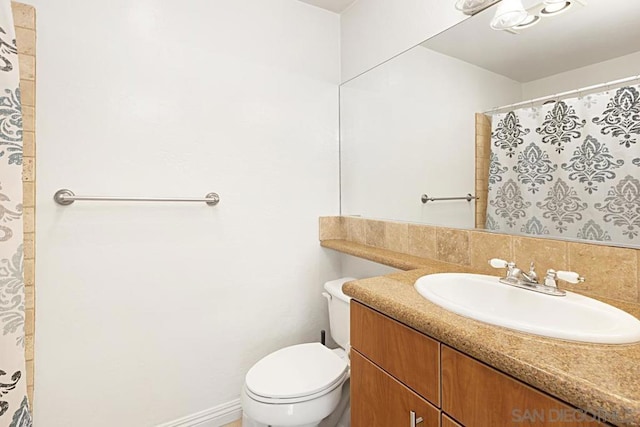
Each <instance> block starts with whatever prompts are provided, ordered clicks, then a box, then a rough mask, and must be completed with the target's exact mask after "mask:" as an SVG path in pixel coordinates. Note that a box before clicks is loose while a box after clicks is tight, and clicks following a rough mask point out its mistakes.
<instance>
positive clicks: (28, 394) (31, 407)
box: [27, 386, 33, 413]
mask: <svg viewBox="0 0 640 427" xmlns="http://www.w3.org/2000/svg"><path fill="white" fill-rule="evenodd" d="M27 398H28V399H29V409H31V412H32V413H33V386H29V387H27Z"/></svg>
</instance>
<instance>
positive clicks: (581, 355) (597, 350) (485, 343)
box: [344, 262, 640, 426]
mask: <svg viewBox="0 0 640 427" xmlns="http://www.w3.org/2000/svg"><path fill="white" fill-rule="evenodd" d="M454 268H455V270H456V271H460V268H459V267H455V266H451V265H449V264H445V263H436V262H434V263H433V264H432V265H429V266H421V267H420V268H419V269H417V270H411V271H405V272H400V273H394V274H390V275H387V276H381V277H373V278H370V279H362V280H356V281H352V282H349V283H347V284H346V285H345V287H344V291H345V293H347V294H348V295H350V296H352V297H353V298H355V299H357V300H358V301H361V302H363V303H364V304H366V305H368V306H370V307H372V308H374V309H376V310H379V311H381V312H382V313H385V314H387V315H388V316H390V317H392V318H394V319H396V320H398V321H400V322H402V323H404V324H406V325H409V326H411V327H413V328H415V329H417V330H419V331H421V332H423V333H425V334H427V335H429V336H431V337H433V338H435V339H437V340H439V341H441V342H442V343H444V344H447V345H449V346H451V347H453V348H456V349H458V350H460V351H462V352H464V353H466V354H468V355H470V356H472V357H475V358H476V359H478V360H480V361H482V362H484V363H486V364H488V365H490V366H493V367H494V368H496V369H499V370H500V371H503V372H505V373H507V374H509V375H511V376H513V377H515V378H518V379H520V380H522V381H524V382H525V383H527V384H530V385H532V386H533V387H536V388H538V389H540V390H542V391H545V392H547V393H549V394H551V395H553V396H555V397H557V398H559V399H562V400H564V401H565V402H568V403H570V404H572V405H574V406H576V407H578V408H580V409H583V410H586V411H588V412H591V413H593V414H596V415H598V416H600V417H601V418H604V419H607V420H608V421H609V422H611V423H613V424H616V425H621V426H640V344H634V345H599V344H581V343H572V342H567V341H561V340H555V339H547V338H542V337H538V336H534V335H529V334H525V333H519V332H516V331H512V330H509V329H505V328H501V327H496V326H491V325H488V324H485V323H481V322H478V321H475V320H472V319H468V318H465V317H462V316H459V315H457V314H454V313H452V312H450V311H447V310H445V309H443V308H441V307H439V306H437V305H435V304H433V303H431V302H429V301H428V300H426V299H425V298H423V297H422V296H420V295H419V294H418V292H417V291H416V290H415V289H414V287H413V284H414V282H415V281H416V280H417V279H418V278H419V277H421V276H424V275H426V274H433V273H439V272H446V271H454ZM605 302H610V301H605ZM610 303H611V302H610ZM615 305H616V306H618V307H619V308H621V309H623V310H626V311H628V312H631V314H633V315H635V316H636V317H638V316H639V315H640V313H638V311H637V310H636V309H634V306H632V305H628V306H626V305H624V304H623V305H621V304H620V303H615ZM634 311H635V312H634Z"/></svg>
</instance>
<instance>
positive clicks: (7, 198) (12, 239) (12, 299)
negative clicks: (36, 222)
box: [0, 0, 31, 427]
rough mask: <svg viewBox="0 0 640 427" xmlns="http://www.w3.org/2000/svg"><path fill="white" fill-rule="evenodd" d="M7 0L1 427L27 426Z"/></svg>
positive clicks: (2, 81)
mask: <svg viewBox="0 0 640 427" xmlns="http://www.w3.org/2000/svg"><path fill="white" fill-rule="evenodd" d="M15 38H16V37H15V30H14V27H13V17H12V14H11V3H10V1H9V0H0V427H28V426H31V416H30V414H29V404H28V400H27V378H26V374H25V360H24V344H25V343H24V319H25V310H24V306H25V301H24V299H25V297H24V279H23V268H22V266H23V263H22V261H23V257H22V241H23V236H22V112H21V106H20V88H19V83H20V77H19V74H18V52H17V48H16V40H15Z"/></svg>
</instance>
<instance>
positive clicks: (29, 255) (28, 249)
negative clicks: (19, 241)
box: [24, 233, 36, 259]
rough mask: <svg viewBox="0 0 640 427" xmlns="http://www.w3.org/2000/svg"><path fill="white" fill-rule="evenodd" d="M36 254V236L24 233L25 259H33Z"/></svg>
mask: <svg viewBox="0 0 640 427" xmlns="http://www.w3.org/2000/svg"><path fill="white" fill-rule="evenodd" d="M35 254H36V246H35V234H34V233H24V258H25V259H33V258H35Z"/></svg>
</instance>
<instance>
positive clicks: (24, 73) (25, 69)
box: [18, 55, 36, 80]
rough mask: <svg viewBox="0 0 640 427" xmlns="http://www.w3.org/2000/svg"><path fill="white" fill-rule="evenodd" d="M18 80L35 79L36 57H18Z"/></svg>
mask: <svg viewBox="0 0 640 427" xmlns="http://www.w3.org/2000/svg"><path fill="white" fill-rule="evenodd" d="M18 62H19V66H20V80H35V79H36V57H35V56H31V55H19V56H18Z"/></svg>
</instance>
